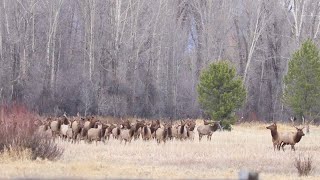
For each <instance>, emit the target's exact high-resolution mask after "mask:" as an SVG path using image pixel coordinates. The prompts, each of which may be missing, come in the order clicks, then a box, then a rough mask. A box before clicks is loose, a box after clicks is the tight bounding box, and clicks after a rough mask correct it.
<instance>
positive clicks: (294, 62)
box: [283, 40, 320, 117]
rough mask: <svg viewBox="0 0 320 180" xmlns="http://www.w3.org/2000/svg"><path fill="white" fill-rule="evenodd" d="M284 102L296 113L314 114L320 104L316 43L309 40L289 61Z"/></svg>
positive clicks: (319, 67) (319, 77) (319, 73)
mask: <svg viewBox="0 0 320 180" xmlns="http://www.w3.org/2000/svg"><path fill="white" fill-rule="evenodd" d="M284 83H285V89H284V96H283V99H284V103H285V104H286V105H288V106H289V107H290V108H292V110H293V111H294V113H295V115H297V116H298V117H301V116H303V115H309V116H310V115H311V116H312V115H314V114H316V113H317V112H318V110H319V107H320V106H319V105H320V56H319V50H318V49H317V47H316V45H315V44H314V43H313V42H312V41H311V40H307V41H306V42H304V43H303V44H302V47H301V48H300V49H299V50H298V51H297V52H295V53H294V54H293V56H292V59H291V60H290V61H289V67H288V74H287V75H286V76H285V78H284Z"/></svg>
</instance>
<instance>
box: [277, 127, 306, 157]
mask: <svg viewBox="0 0 320 180" xmlns="http://www.w3.org/2000/svg"><path fill="white" fill-rule="evenodd" d="M295 128H296V130H297V131H296V132H287V133H283V134H281V135H280V136H279V146H278V150H280V146H281V148H282V150H283V151H284V146H285V145H291V150H293V151H295V150H296V149H295V147H294V145H295V144H296V143H298V142H300V140H301V138H302V136H304V135H305V134H304V133H303V128H304V127H303V128H297V127H295Z"/></svg>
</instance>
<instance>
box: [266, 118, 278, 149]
mask: <svg viewBox="0 0 320 180" xmlns="http://www.w3.org/2000/svg"><path fill="white" fill-rule="evenodd" d="M266 128H267V129H270V131H271V137H272V144H273V150H274V151H275V150H276V148H277V149H278V148H279V147H280V146H279V133H278V130H277V124H276V123H273V124H272V125H270V126H267V127H266Z"/></svg>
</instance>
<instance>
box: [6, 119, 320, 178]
mask: <svg viewBox="0 0 320 180" xmlns="http://www.w3.org/2000/svg"><path fill="white" fill-rule="evenodd" d="M265 127H266V124H242V125H237V126H235V127H234V130H233V131H232V132H215V133H214V134H213V136H212V141H211V142H209V141H207V140H206V138H204V139H203V140H202V141H201V142H198V140H195V141H193V142H192V141H184V142H180V141H171V142H167V143H166V144H161V145H157V144H156V142H154V141H151V142H143V141H141V140H138V141H133V142H132V143H131V144H129V145H124V144H120V143H119V141H115V140H111V141H109V142H108V143H107V144H106V145H104V144H98V145H97V146H96V145H95V144H85V143H83V142H82V143H80V144H70V143H67V142H59V144H60V145H61V146H63V147H64V148H65V153H64V155H63V157H62V158H61V159H60V160H58V161H56V162H50V161H46V160H44V161H43V160H36V161H30V160H29V159H28V152H25V154H22V155H21V154H20V155H19V158H18V159H12V155H8V154H6V153H5V154H3V155H2V156H1V157H0V178H1V179H2V178H17V177H24V178H32V177H40V178H44V177H46V178H58V177H72V178H75V177H85V178H157V179H159V178H160V179H184V178H189V179H206V178H210V179H212V178H218V179H221V178H223V179H237V177H238V173H239V171H240V169H247V170H253V171H258V172H260V178H261V179H298V178H299V177H298V174H297V170H296V168H295V167H294V160H295V158H296V157H298V156H299V155H302V156H307V155H310V156H312V157H313V158H312V160H313V165H314V166H315V169H314V170H313V172H312V174H311V176H309V177H307V178H306V179H320V156H319V153H320V145H319V142H320V128H319V127H315V126H311V127H310V134H308V135H306V136H304V137H303V138H302V140H301V141H300V142H299V143H298V144H296V152H292V151H290V147H289V146H286V151H285V152H282V151H281V152H274V151H273V146H272V142H271V135H270V131H269V130H267V129H266V128H265ZM278 129H279V131H294V128H292V127H289V126H284V125H279V127H278ZM196 139H197V138H196Z"/></svg>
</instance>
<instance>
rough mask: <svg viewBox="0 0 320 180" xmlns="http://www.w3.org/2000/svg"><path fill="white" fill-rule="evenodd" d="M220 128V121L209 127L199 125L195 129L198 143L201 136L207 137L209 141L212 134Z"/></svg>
mask: <svg viewBox="0 0 320 180" xmlns="http://www.w3.org/2000/svg"><path fill="white" fill-rule="evenodd" d="M219 127H220V121H217V122H212V123H210V124H209V125H200V126H199V127H198V128H197V131H198V134H199V141H201V138H202V136H203V135H207V140H211V136H212V133H213V132H215V131H216V130H217V129H218V128H219Z"/></svg>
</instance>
